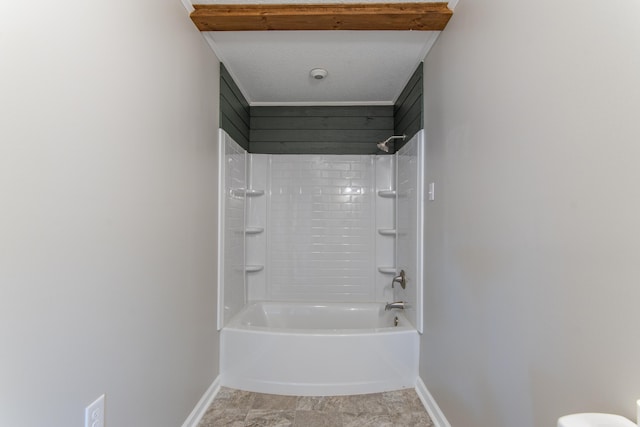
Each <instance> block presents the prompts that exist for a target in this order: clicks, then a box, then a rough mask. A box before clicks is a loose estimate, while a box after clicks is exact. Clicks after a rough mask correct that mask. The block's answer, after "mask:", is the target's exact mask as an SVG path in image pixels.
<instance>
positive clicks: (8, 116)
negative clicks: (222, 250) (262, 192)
mask: <svg viewBox="0 0 640 427" xmlns="http://www.w3.org/2000/svg"><path fill="white" fill-rule="evenodd" d="M0 28H1V29H0V52H2V59H0V63H1V65H0V75H1V76H2V78H1V79H0V94H2V101H1V102H0V206H1V207H0V425H2V426H7V427H9V426H11V427H43V426H47V427H49V426H51V427H80V426H83V425H84V421H83V418H84V407H85V406H86V405H87V404H89V403H90V402H92V401H93V400H94V399H95V398H97V397H98V395H100V394H101V393H106V394H107V402H106V405H107V414H106V416H107V420H106V421H107V425H109V426H113V427H116V426H117V427H150V426H154V427H176V426H179V425H181V424H182V423H183V422H184V420H185V419H186V417H187V416H188V414H189V412H190V411H191V410H192V409H193V407H194V406H195V404H196V403H197V401H198V399H199V398H200V397H201V396H202V394H203V393H204V391H205V390H206V389H207V387H208V386H209V385H210V384H211V382H212V381H213V379H214V378H215V377H216V376H217V373H218V371H217V370H218V337H217V334H216V330H215V320H216V311H215V310H216V292H215V283H216V270H215V262H214V260H215V259H216V239H217V236H216V194H215V189H216V155H217V154H216V143H217V141H216V138H217V128H218V99H219V94H218V91H219V89H218V81H219V75H218V70H219V67H218V61H217V60H216V59H215V57H214V56H213V54H212V53H211V51H210V49H209V48H208V46H207V45H206V43H205V42H204V40H203V38H202V36H201V35H200V34H199V32H198V31H197V30H196V28H195V27H194V26H193V23H191V21H190V20H189V17H188V15H187V12H186V11H185V9H184V7H183V6H182V5H181V4H180V2H179V1H176V0H160V1H159V0H139V1H135V2H130V1H125V0H111V1H107V2H75V1H70V0H60V1H55V2H50V1H45V0H35V1H32V2H29V3H24V2H1V3H0Z"/></svg>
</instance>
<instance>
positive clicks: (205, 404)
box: [182, 375, 220, 427]
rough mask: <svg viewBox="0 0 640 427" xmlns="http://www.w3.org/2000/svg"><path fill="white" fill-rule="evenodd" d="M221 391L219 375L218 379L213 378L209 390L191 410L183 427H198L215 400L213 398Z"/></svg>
mask: <svg viewBox="0 0 640 427" xmlns="http://www.w3.org/2000/svg"><path fill="white" fill-rule="evenodd" d="M219 391H220V376H219V375H218V376H217V377H216V379H215V380H213V382H212V383H211V385H210V386H209V388H208V389H207V391H205V392H204V394H203V395H202V397H201V398H200V400H199V401H198V403H197V404H196V406H195V408H193V411H191V413H190V414H189V416H188V417H187V419H186V420H185V422H184V423H183V424H182V427H198V423H199V422H200V420H201V419H202V417H203V416H204V413H205V412H207V408H209V405H211V402H213V399H214V398H215V397H216V394H218V392H219Z"/></svg>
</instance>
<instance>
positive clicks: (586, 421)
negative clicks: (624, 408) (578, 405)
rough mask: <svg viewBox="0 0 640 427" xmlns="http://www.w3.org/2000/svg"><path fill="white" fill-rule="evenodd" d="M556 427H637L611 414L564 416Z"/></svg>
mask: <svg viewBox="0 0 640 427" xmlns="http://www.w3.org/2000/svg"><path fill="white" fill-rule="evenodd" d="M558 427H638V426H637V425H636V424H635V423H632V422H631V421H629V420H628V419H627V418H625V417H621V416H620V415H613V414H598V413H583V414H572V415H565V416H564V417H560V418H559V419H558Z"/></svg>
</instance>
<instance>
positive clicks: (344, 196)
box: [266, 155, 376, 301]
mask: <svg viewBox="0 0 640 427" xmlns="http://www.w3.org/2000/svg"><path fill="white" fill-rule="evenodd" d="M374 170H375V166H374V156H348V155H326V156H325V155H273V156H270V157H269V172H270V173H269V174H270V189H269V192H270V197H269V199H268V201H267V204H268V207H267V209H268V214H267V217H268V218H267V239H268V242H267V247H268V254H267V284H266V286H267V298H268V299H271V300H287V301H373V300H375V298H376V286H375V277H374V268H375V248H374V242H375V239H374V233H375V221H374V212H375V210H374V206H375V205H374V203H375V200H374V197H375V183H374V179H375V174H374Z"/></svg>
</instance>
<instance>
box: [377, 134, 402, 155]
mask: <svg viewBox="0 0 640 427" xmlns="http://www.w3.org/2000/svg"><path fill="white" fill-rule="evenodd" d="M406 137H407V135H393V136H390V137H389V138H387V139H385V140H384V141H382V142H378V144H377V146H378V149H380V150H382V151H384V152H385V153H388V152H389V142H390V141H391V140H393V139H402V140H404V139H405V138H406Z"/></svg>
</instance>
